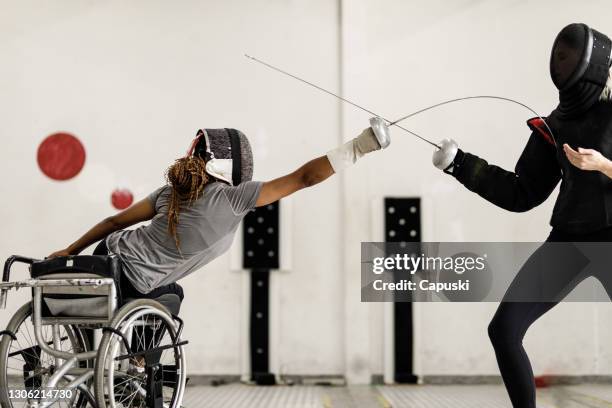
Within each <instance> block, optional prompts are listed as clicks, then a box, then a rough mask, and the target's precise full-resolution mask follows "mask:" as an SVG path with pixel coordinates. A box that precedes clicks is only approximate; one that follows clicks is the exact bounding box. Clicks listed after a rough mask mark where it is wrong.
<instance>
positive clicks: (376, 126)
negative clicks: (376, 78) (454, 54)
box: [244, 54, 556, 153]
mask: <svg viewBox="0 0 612 408" xmlns="http://www.w3.org/2000/svg"><path fill="white" fill-rule="evenodd" d="M244 56H245V57H247V58H249V59H251V60H252V61H255V62H257V63H259V64H261V65H264V66H265V67H267V68H269V69H272V70H274V71H277V72H280V73H281V74H284V75H287V76H289V77H291V78H293V79H296V80H298V81H300V82H302V83H304V84H306V85H309V86H311V87H313V88H316V89H318V90H319V91H322V92H325V93H326V94H328V95H331V96H333V97H335V98H337V99H340V100H341V101H343V102H346V103H348V104H349V105H352V106H354V107H356V108H357V109H361V110H362V111H364V112H367V113H369V114H371V115H374V116H375V117H376V118H372V119H370V124H372V127H373V130H374V132H375V133H377V130H378V131H382V130H381V127H385V126H395V127H397V128H399V129H401V130H403V131H405V132H407V133H409V134H411V135H413V136H415V137H417V138H419V139H421V140H422V141H424V142H426V143H429V144H430V145H432V146H434V147H436V148H438V149H442V148H441V147H440V146H439V145H438V144H436V143H434V142H432V141H431V140H428V139H427V138H425V137H423V136H421V135H419V134H417V133H415V132H413V131H412V130H409V129H406V128H405V127H402V126H400V125H399V124H398V123H399V122H402V121H404V120H406V119H408V118H411V117H413V116H416V115H419V114H421V113H423V112H426V111H428V110H431V109H435V108H439V107H441V106H444V105H448V104H451V103H455V102H462V101H467V100H472V99H495V100H500V101H505V102H510V103H513V104H516V105H519V106H522V107H523V108H525V109H527V110H528V111H529V112H531V113H532V114H534V115H536V117H538V118H539V119H540V120H542V122H543V123H544V125H545V126H546V128H547V130H548V131H549V132H550V135H551V137H552V138H553V141H556V140H555V136H554V133H553V131H552V129H551V128H550V127H549V126H548V123H546V121H545V120H544V118H543V117H542V116H541V115H540V114H539V113H538V112H537V111H535V110H534V109H533V108H531V107H530V106H528V105H527V104H524V103H522V102H519V101H517V100H514V99H512V98H507V97H503V96H495V95H476V96H466V97H462V98H454V99H449V100H445V101H442V102H439V103H436V104H434V105H431V106H427V107H425V108H422V109H419V110H417V111H415V112H412V113H409V114H408V115H405V116H402V117H401V118H399V119H396V120H393V121H391V120H389V119H386V118H385V117H383V116H382V115H379V114H377V113H376V112H373V111H372V110H370V109H367V108H365V107H363V106H361V105H359V104H357V103H355V102H353V101H351V100H349V99H347V98H344V97H342V96H340V95H337V94H335V93H333V92H331V91H329V90H327V89H325V88H323V87H321V86H319V85H316V84H314V83H312V82H309V81H307V80H305V79H303V78H300V77H298V76H296V75H293V74H291V73H289V72H287V71H284V70H282V69H280V68H278V67H276V66H274V65H271V64H269V63H267V62H265V61H262V60H260V59H258V58H255V57H253V56H251V55H248V54H244ZM377 118H380V119H382V120H383V121H384V122H386V124H384V123H383V124H381V123H380V122H377V121H376V120H375V119H377ZM377 137H378V134H377ZM455 144H456V143H455ZM555 144H556V143H555ZM451 153H452V152H451Z"/></svg>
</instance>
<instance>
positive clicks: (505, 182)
mask: <svg viewBox="0 0 612 408" xmlns="http://www.w3.org/2000/svg"><path fill="white" fill-rule="evenodd" d="M447 172H448V173H449V174H451V175H452V176H454V177H455V178H456V179H457V180H458V181H459V182H460V183H461V184H463V185H464V186H465V187H466V188H467V189H468V190H470V191H473V192H475V193H476V194H478V195H480V196H481V197H482V198H484V199H485V200H487V201H489V202H491V203H492V204H495V205H496V206H498V207H501V208H504V209H506V210H508V211H513V212H523V211H528V210H530V209H532V208H534V207H536V206H538V205H540V204H541V203H542V202H544V201H545V200H546V199H547V198H548V196H549V195H550V194H551V193H552V191H553V190H554V188H555V186H556V185H557V183H558V182H559V180H560V179H561V171H560V168H559V165H558V163H557V159H556V152H555V147H554V146H553V145H551V144H550V143H549V142H547V141H546V140H545V139H544V138H542V136H541V135H540V134H537V133H535V132H534V133H532V135H531V137H530V138H529V141H528V142H527V146H525V149H524V150H523V153H522V154H521V157H520V159H519V160H518V162H517V164H516V168H515V171H514V172H511V171H507V170H504V169H502V168H500V167H498V166H495V165H491V164H489V163H487V161H485V160H483V159H481V158H480V157H478V156H475V155H473V154H470V153H464V152H463V151H461V150H460V149H459V150H458V151H457V155H456V157H455V158H454V160H453V163H452V165H451V166H450V167H449V169H448V170H447Z"/></svg>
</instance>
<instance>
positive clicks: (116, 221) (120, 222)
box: [49, 198, 155, 258]
mask: <svg viewBox="0 0 612 408" xmlns="http://www.w3.org/2000/svg"><path fill="white" fill-rule="evenodd" d="M154 215H155V208H153V204H152V203H151V201H150V200H149V199H146V198H145V199H144V200H141V201H139V202H137V203H136V204H134V205H132V206H131V207H129V208H128V209H126V210H124V211H121V212H120V213H118V214H115V215H112V216H110V217H107V218H105V219H104V220H102V221H100V222H99V223H97V224H96V225H94V226H93V227H92V228H91V229H90V230H89V231H87V232H86V233H85V234H84V235H83V236H82V237H80V238H79V239H77V240H76V241H75V242H74V243H72V244H71V245H69V246H68V248H66V249H62V250H60V251H56V252H54V253H52V254H51V255H49V258H53V257H56V256H67V255H77V254H79V253H80V252H81V251H82V250H84V249H85V248H87V247H88V246H90V245H91V244H93V243H94V242H96V241H99V240H101V239H102V238H104V237H106V236H107V235H108V234H110V233H112V232H115V231H118V230H120V229H124V228H127V227H129V226H131V225H134V224H137V223H139V222H142V221H147V220H150V219H151V218H153V216H154Z"/></svg>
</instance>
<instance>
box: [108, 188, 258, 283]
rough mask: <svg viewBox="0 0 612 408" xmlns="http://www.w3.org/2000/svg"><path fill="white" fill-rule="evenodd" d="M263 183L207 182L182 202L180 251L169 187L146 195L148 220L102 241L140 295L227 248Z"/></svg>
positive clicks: (171, 280) (179, 229)
mask: <svg viewBox="0 0 612 408" xmlns="http://www.w3.org/2000/svg"><path fill="white" fill-rule="evenodd" d="M261 185H262V183H260V182H257V181H248V182H244V183H241V184H240V185H238V186H236V187H232V186H229V185H227V184H224V183H221V182H214V183H211V184H208V185H207V186H206V187H205V188H204V193H203V195H202V197H200V198H199V199H197V200H196V201H194V202H193V203H192V204H191V205H181V209H180V213H179V221H178V224H177V234H178V237H179V239H180V248H181V251H179V250H178V249H177V247H176V243H175V241H174V238H173V237H172V236H171V235H170V234H169V233H168V204H169V200H170V194H171V188H170V187H169V186H164V187H161V188H159V189H157V190H155V191H154V192H153V193H151V194H150V195H149V197H148V199H149V200H150V201H151V203H152V204H153V206H154V208H155V212H156V215H155V217H153V219H152V220H151V223H150V224H147V225H143V226H141V227H139V228H136V229H133V230H123V231H117V232H115V233H113V234H111V235H109V236H108V237H107V239H106V244H107V246H108V249H109V251H110V252H111V253H113V254H116V255H117V256H118V257H119V258H120V259H121V263H122V266H123V273H124V274H125V276H126V277H127V278H128V279H129V280H130V282H131V283H132V285H133V286H134V287H135V288H136V289H137V290H138V291H140V292H141V293H148V292H150V291H151V290H153V289H155V288H158V287H160V286H164V285H168V284H170V283H173V282H176V281H177V280H179V279H181V278H182V277H184V276H186V275H188V274H190V273H192V272H195V271H196V270H198V269H199V268H200V267H202V266H203V265H206V264H207V263H209V262H210V261H211V260H213V259H215V258H216V257H218V256H219V255H221V254H222V253H224V252H226V251H227V250H228V249H229V247H230V246H231V244H232V241H233V239H234V234H235V232H236V230H237V228H238V225H239V224H240V221H241V220H242V219H243V218H244V216H245V215H246V214H247V212H248V211H249V210H251V209H252V208H254V207H255V203H256V201H257V198H258V196H259V191H260V189H261Z"/></svg>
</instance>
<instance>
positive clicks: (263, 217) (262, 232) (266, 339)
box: [242, 202, 280, 385]
mask: <svg viewBox="0 0 612 408" xmlns="http://www.w3.org/2000/svg"><path fill="white" fill-rule="evenodd" d="M242 242H243V254H242V259H243V267H244V268H245V269H249V270H250V273H251V292H250V295H251V301H250V319H249V321H250V326H249V335H250V340H249V342H250V347H249V349H250V354H251V380H252V381H254V382H255V383H256V384H258V385H272V384H275V382H276V381H275V376H274V374H273V373H271V372H270V271H271V270H273V269H278V268H279V247H280V246H279V205H278V202H276V203H274V204H270V205H267V206H265V207H260V208H257V209H255V210H253V211H251V212H250V213H249V214H247V216H246V217H245V218H244V229H243V241H242Z"/></svg>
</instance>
